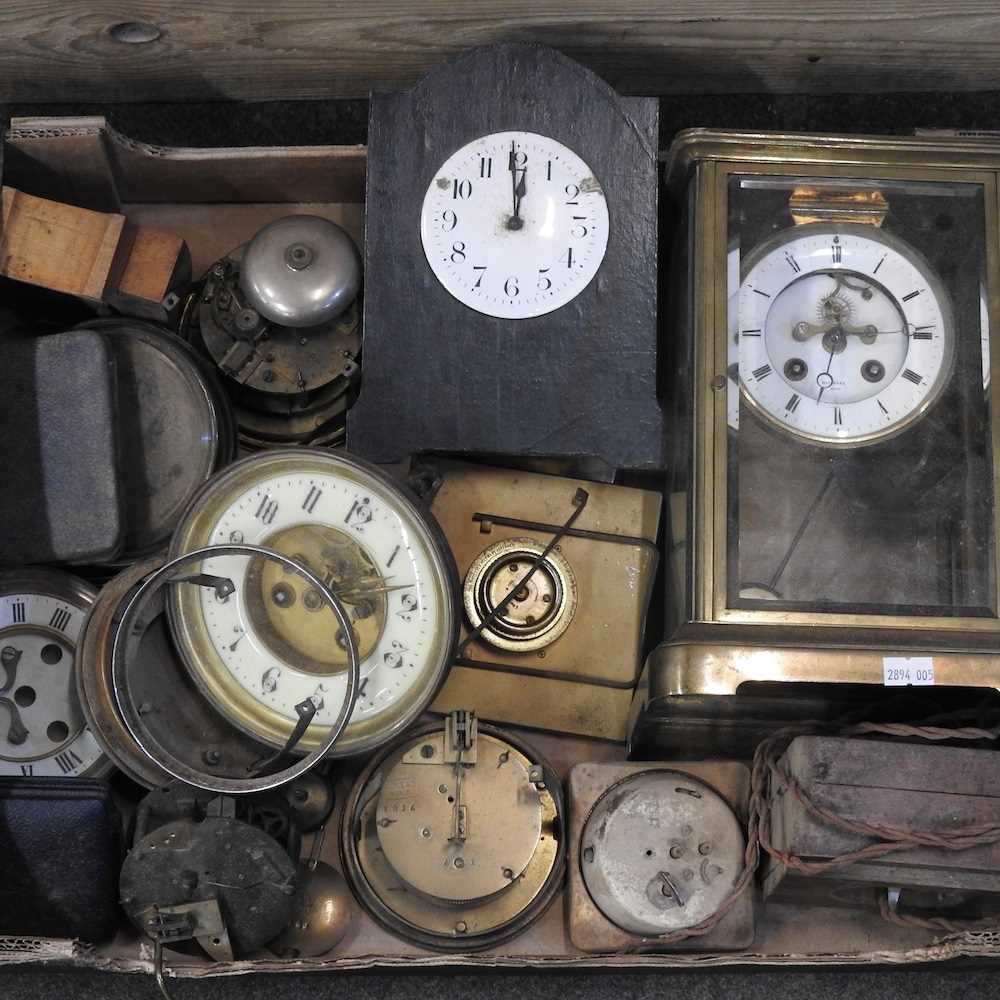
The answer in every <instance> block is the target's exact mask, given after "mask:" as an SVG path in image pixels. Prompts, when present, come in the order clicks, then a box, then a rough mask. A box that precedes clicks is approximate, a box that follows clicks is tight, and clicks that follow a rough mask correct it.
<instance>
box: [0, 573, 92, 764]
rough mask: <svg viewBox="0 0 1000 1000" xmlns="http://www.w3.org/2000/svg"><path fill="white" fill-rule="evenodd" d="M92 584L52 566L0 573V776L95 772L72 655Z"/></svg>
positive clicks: (90, 595) (90, 735)
mask: <svg viewBox="0 0 1000 1000" xmlns="http://www.w3.org/2000/svg"><path fill="white" fill-rule="evenodd" d="M94 597H95V591H94V590H93V589H92V588H91V587H90V586H89V585H88V584H86V583H84V582H83V581H82V580H78V579H76V578H75V577H72V576H70V575H69V574H66V573H61V572H59V571H57V570H41V569H39V570H36V569H29V570H10V571H7V572H4V573H0V775H12V776H15V777H33V778H40V777H55V778H76V777H83V776H87V777H100V776H101V775H103V774H105V773H106V772H107V771H109V770H110V767H111V765H110V763H109V761H108V759H107V757H105V756H104V753H103V752H102V751H101V748H100V746H99V745H98V743H97V741H96V740H95V739H94V736H93V733H91V731H90V729H89V728H88V727H87V724H86V722H85V720H84V717H83V713H82V711H81V709H80V702H79V699H78V696H77V689H76V679H75V676H74V672H73V657H74V653H75V651H76V646H77V641H78V639H79V636H80V629H81V627H82V625H83V622H84V619H85V618H86V617H87V611H88V610H89V608H90V605H91V604H92V603H93V601H94Z"/></svg>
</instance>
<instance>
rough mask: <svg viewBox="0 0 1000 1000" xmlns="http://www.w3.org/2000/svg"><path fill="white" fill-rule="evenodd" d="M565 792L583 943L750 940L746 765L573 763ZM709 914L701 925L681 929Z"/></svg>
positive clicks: (573, 893) (571, 896) (573, 917)
mask: <svg viewBox="0 0 1000 1000" xmlns="http://www.w3.org/2000/svg"><path fill="white" fill-rule="evenodd" d="M568 792H569V814H570V821H569V885H568V899H567V907H568V916H569V932H570V938H571V940H572V941H573V944H574V945H575V946H576V947H577V948H580V949H581V950H583V951H590V952H614V951H634V950H637V949H641V950H644V951H724V950H735V949H740V948H746V947H749V946H750V945H751V944H753V940H754V933H755V931H754V927H755V909H756V894H755V889H754V884H753V881H752V879H751V881H750V882H749V883H747V882H746V880H745V878H744V875H745V870H746V823H747V809H748V800H749V795H750V773H749V771H748V769H747V768H746V766H745V765H743V764H738V763H732V762H727V761H717V762H711V763H708V762H704V763H686V762H680V763H649V764H641V763H635V764H577V765H576V766H575V767H574V768H573V769H572V771H570V774H569V780H568ZM741 880H743V885H742V887H741V884H740V883H741ZM713 918H715V919H716V920H717V923H715V924H714V925H713V926H711V927H709V928H707V930H706V932H705V933H702V934H698V933H695V934H691V935H690V936H687V935H686V934H685V932H687V931H690V930H692V929H695V928H698V927H699V926H700V925H702V924H703V923H704V922H706V921H712V920H713Z"/></svg>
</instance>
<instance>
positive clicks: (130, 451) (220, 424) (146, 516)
mask: <svg viewBox="0 0 1000 1000" xmlns="http://www.w3.org/2000/svg"><path fill="white" fill-rule="evenodd" d="M76 329H81V330H96V331H98V332H100V333H102V334H103V335H104V336H105V338H106V340H107V343H108V346H109V347H110V348H111V350H112V353H113V354H114V357H115V368H116V376H115V378H116V387H117V407H118V408H117V411H116V417H117V424H118V427H117V437H118V448H119V463H120V467H121V473H120V476H121V483H122V493H123V504H124V515H125V547H124V551H123V552H122V553H120V555H119V557H118V559H117V560H115V562H117V563H120V564H127V563H129V562H134V561H135V560H136V559H140V558H142V557H144V556H146V555H149V554H151V553H152V552H155V551H157V550H158V549H163V548H165V547H166V545H167V543H168V542H169V540H170V535H171V532H172V531H173V529H174V527H175V525H176V524H177V521H178V519H179V518H180V516H181V514H182V513H183V511H184V509H185V507H187V505H188V503H189V501H190V499H191V497H192V496H193V495H194V494H195V493H196V492H197V491H198V489H199V488H200V487H201V486H202V484H203V483H204V482H205V480H206V479H208V478H209V477H210V476H211V475H212V474H213V473H214V472H215V471H217V470H218V469H219V468H221V467H222V466H224V465H226V464H227V463H229V462H231V461H232V460H233V458H234V457H235V456H236V426H235V423H234V420H233V414H232V410H231V408H230V406H229V401H228V399H227V398H226V396H225V393H224V392H223V390H222V386H221V384H220V382H219V379H218V378H217V376H216V374H215V372H214V371H213V370H212V369H211V367H209V366H208V365H207V364H206V363H205V362H204V360H203V359H202V358H200V357H199V356H198V355H197V354H196V353H195V351H193V350H192V349H191V347H190V346H189V345H188V344H186V343H185V342H184V341H183V340H181V339H180V338H179V337H178V336H177V335H176V334H174V333H172V332H171V331H170V330H168V329H166V328H165V327H162V326H158V325H157V324H155V323H147V322H144V321H142V320H136V319H123V318H120V317H116V318H109V319H98V320H91V321H90V322H88V323H83V324H81V325H80V326H79V327H77V328H76Z"/></svg>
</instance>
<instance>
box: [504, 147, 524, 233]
mask: <svg viewBox="0 0 1000 1000" xmlns="http://www.w3.org/2000/svg"><path fill="white" fill-rule="evenodd" d="M507 166H508V168H509V169H510V187H511V194H512V195H513V199H514V213H513V215H511V217H510V218H509V219H508V220H507V228H508V229H520V228H521V227H522V226H523V225H524V220H523V219H522V218H521V199H522V198H523V197H524V192H525V182H524V175H525V173H526V172H527V171H526V169H525V168H520V169H521V176H520V178H518V176H517V173H518V169H519V168H518V166H517V151H516V150H515V148H514V140H513V139H511V141H510V157H509V158H508V160H507Z"/></svg>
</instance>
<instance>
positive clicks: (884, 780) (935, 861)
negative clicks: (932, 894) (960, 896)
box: [765, 736, 1000, 893]
mask: <svg viewBox="0 0 1000 1000" xmlns="http://www.w3.org/2000/svg"><path fill="white" fill-rule="evenodd" d="M782 763H783V766H784V767H785V768H786V769H787V770H788V772H789V773H790V774H791V775H792V777H793V778H794V779H795V781H797V782H798V784H799V785H800V786H801V787H802V788H803V790H804V791H805V792H806V794H807V795H808V796H809V797H810V798H811V799H812V801H813V802H815V803H816V804H817V805H818V806H820V807H821V808H826V809H829V810H831V811H832V812H834V813H835V814H836V815H837V816H839V817H841V818H842V819H844V820H847V821H848V822H850V821H860V822H865V823H872V824H876V825H884V826H891V827H897V828H903V829H910V830H923V831H931V832H940V831H953V830H958V829H961V828H962V827H964V826H969V825H975V824H981V823H990V822H995V821H996V816H997V812H998V806H1000V767H998V763H1000V755H998V754H997V753H996V751H994V750H978V749H969V748H965V747H942V746H932V745H923V744H906V743H893V742H887V741H873V740H859V739H846V738H843V737H833V736H800V737H798V738H797V739H796V740H795V741H794V742H793V743H792V744H791V746H790V747H789V748H788V751H787V752H786V754H785V756H784V758H783V762H782ZM771 820H772V840H773V842H774V845H775V846H776V847H777V848H778V849H779V850H782V851H787V852H789V853H791V854H795V855H798V856H800V857H804V858H807V859H810V860H826V859H828V858H832V857H836V856H838V855H840V854H844V853H847V852H849V851H855V850H858V849H859V848H861V847H864V846H865V845H867V844H870V843H873V842H874V840H875V838H872V837H866V836H865V835H863V834H861V833H855V832H851V831H849V830H845V829H843V828H840V827H835V826H833V825H831V824H829V823H827V822H826V821H824V820H822V819H821V818H819V817H817V816H816V815H814V814H813V813H811V812H810V811H809V810H808V809H807V808H806V806H805V805H804V804H803V803H802V801H801V800H800V799H799V798H797V797H796V796H795V795H792V794H786V793H784V791H783V789H782V788H781V787H779V788H778V789H776V790H775V793H774V795H773V798H772V815H771ZM816 878H819V879H820V880H834V881H838V882H843V883H853V884H868V885H875V886H880V885H893V886H903V887H906V886H911V887H920V888H934V889H947V890H967V891H981V892H1000V845H998V844H981V845H978V846H975V847H970V848H968V849H966V850H964V851H946V850H942V849H939V848H932V847H920V848H913V849H910V850H906V851H900V852H898V853H894V854H890V855H888V856H886V857H883V858H878V859H869V860H865V861H860V862H856V863H854V864H851V865H847V866H844V867H840V868H836V869H833V870H831V871H828V872H826V873H823V874H821V875H819V876H812V877H811V878H809V880H810V881H813V882H815V880H816ZM802 879H803V876H798V875H796V874H795V873H790V872H788V871H787V870H786V869H785V868H784V866H782V865H781V864H780V863H770V864H769V865H768V866H767V871H766V874H765V892H768V893H770V892H773V891H774V890H775V889H777V888H778V886H779V884H781V883H782V882H783V880H784V881H785V882H799V881H801V880H802ZM788 888H794V886H785V885H783V886H782V889H783V891H784V890H786V889H788Z"/></svg>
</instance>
